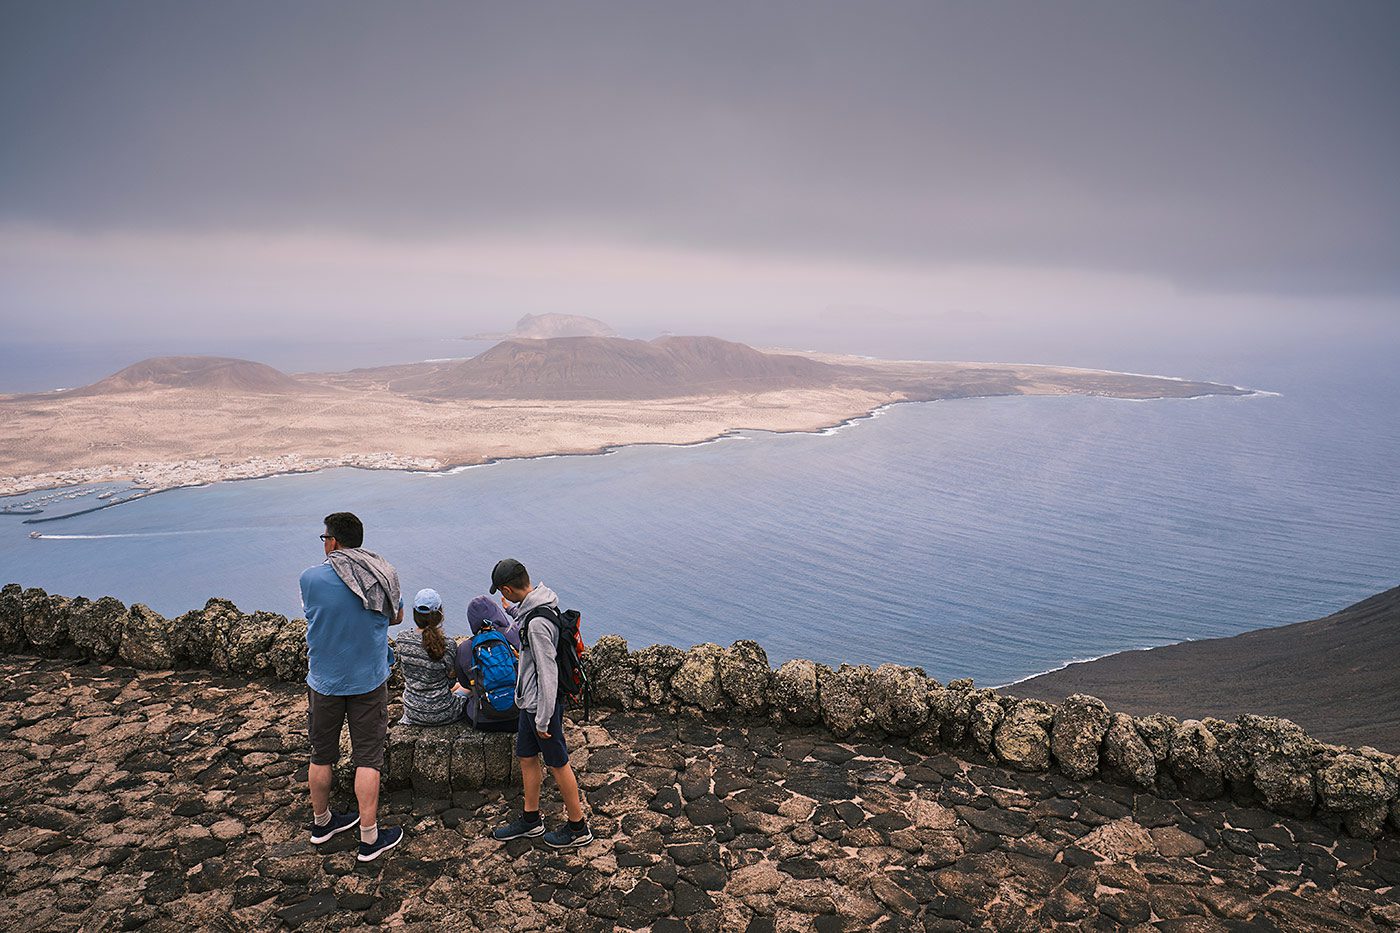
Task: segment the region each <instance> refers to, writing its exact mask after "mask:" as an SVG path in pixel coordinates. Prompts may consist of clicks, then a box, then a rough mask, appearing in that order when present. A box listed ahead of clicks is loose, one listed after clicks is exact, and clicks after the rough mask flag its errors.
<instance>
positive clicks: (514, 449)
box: [0, 356, 1246, 496]
mask: <svg viewBox="0 0 1400 933" xmlns="http://www.w3.org/2000/svg"><path fill="white" fill-rule="evenodd" d="M826 358H828V359H832V357H829V356H828V357H826ZM839 359H842V360H844V361H847V362H850V361H852V360H853V359H854V358H850V357H845V358H839ZM859 364H860V366H861V369H862V372H861V374H860V376H859V378H855V379H852V380H850V381H849V382H848V383H846V384H840V385H833V386H830V387H819V388H794V389H782V390H777V391H766V392H724V393H717V394H712V395H696V396H686V397H680V398H661V399H646V400H637V399H617V400H611V399H562V400H559V399H551V400H547V401H541V400H529V399H492V400H485V399H462V400H443V399H434V398H423V397H416V396H413V395H408V394H404V393H401V392H396V391H393V390H392V389H391V388H390V387H389V386H388V385H387V383H386V381H385V380H384V379H383V378H382V376H381V375H380V373H379V372H378V371H373V370H367V371H358V372H355V373H326V374H306V375H300V376H297V377H296V378H297V380H298V381H299V382H300V383H301V384H302V388H301V390H300V391H298V392H296V393H292V394H282V393H258V392H239V391H224V390H214V389H208V388H172V387H158V388H146V389H140V390H136V391H129V392H120V393H114V394H80V393H73V394H68V393H46V394H43V395H27V396H0V496H18V495H24V494H28V493H33V492H38V491H41V490H45V489H53V488H61V487H66V486H75V485H82V484H91V483H105V482H118V481H126V482H130V483H132V484H133V485H134V486H138V487H140V488H142V489H144V490H147V491H149V492H159V491H164V490H170V489H175V488H181V487H187V486H196V485H203V484H207V483H215V482H223V481H229V480H240V479H253V478H260V477H267V476H276V475H280V474H288V473H307V472H314V471H317V470H324V469H332V468H336V467H356V468H361V469H386V470H414V471H443V470H450V469H453V468H457V467H462V466H473V465H479V464H485V463H490V462H495V461H499V460H506V459H519V458H529V457H540V456H551V455H561V454H596V453H602V452H605V451H607V450H610V449H614V448H617V447H624V446H631V445H638V444H664V445H690V444H698V443H704V442H706V441H712V440H715V439H717V438H721V437H724V436H726V435H729V434H733V433H735V432H738V431H745V430H757V431H772V432H819V431H825V430H830V429H832V428H836V427H838V426H840V425H843V424H847V423H849V422H851V421H852V420H855V419H859V418H863V417H868V416H870V415H871V414H872V413H873V412H876V411H878V410H880V409H882V408H884V407H886V406H888V405H891V404H895V403H898V402H904V401H928V400H934V399H940V398H967V397H975V396H990V395H1066V394H1084V395H1097V396H1109V397H1118V398H1138V399H1141V398H1163V397H1195V396H1200V395H1210V394H1233V395H1238V394H1243V393H1244V392H1245V391H1246V390H1239V389H1236V388H1235V387H1232V386H1220V385H1214V384H1211V383H1193V382H1184V381H1180V380H1175V379H1168V378H1165V377H1138V376H1132V375H1126V374H1118V373H1110V372H1099V371H1090V370H1074V369H1068V368H1064V367H1048V366H1046V367H1039V366H1026V365H1020V364H1018V365H1014V366H1013V365H1005V364H963V363H952V364H949V363H942V364H933V363H895V362H889V361H871V360H860V361H859ZM416 365H420V366H423V365H429V364H416Z"/></svg>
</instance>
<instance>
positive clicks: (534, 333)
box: [462, 313, 617, 340]
mask: <svg viewBox="0 0 1400 933" xmlns="http://www.w3.org/2000/svg"><path fill="white" fill-rule="evenodd" d="M616 336H617V332H616V331H615V330H613V329H612V326H611V325H609V324H606V323H604V322H603V321H600V320H598V319H597V318H595V317H585V316H583V315H582V314H555V313H550V314H527V315H525V316H524V317H522V318H521V319H520V320H518V321H516V322H515V329H514V330H511V331H507V332H505V333H487V334H473V335H471V336H469V337H464V338H462V339H464V340H548V339H550V338H552V337H616Z"/></svg>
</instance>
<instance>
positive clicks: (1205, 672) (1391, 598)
mask: <svg viewBox="0 0 1400 933" xmlns="http://www.w3.org/2000/svg"><path fill="white" fill-rule="evenodd" d="M1397 662H1400V587H1395V588H1394V589H1390V590H1387V591H1386V592H1384V593H1379V594H1377V595H1375V596H1372V597H1370V598H1369V599H1365V600H1362V601H1361V602H1359V603H1357V604H1356V605H1354V606H1349V607H1347V608H1346V609H1343V610H1342V611H1341V612H1336V613H1333V614H1332V615H1330V616H1327V617H1326V618H1323V619H1314V620H1313V621H1310V622H1297V623H1294V624H1293V625H1281V626H1278V627H1277V628H1264V629H1258V630H1256V631H1252V632H1245V633H1244V634H1242V635H1236V636H1234V637H1233V638H1210V639H1204V640H1201V641H1188V642H1182V643H1181V644H1177V645H1167V646H1166V647H1164V648H1153V649H1151V650H1150V651H1125V652H1122V653H1120V654H1114V655H1110V656H1108V657H1106V658H1100V659H1099V660H1097V661H1088V662H1085V663H1082V664H1071V665H1070V666H1069V667H1067V668H1065V669H1064V670H1061V671H1055V672H1053V673H1050V674H1043V675H1041V676H1039V677H1033V678H1031V679H1030V680H1025V681H1022V682H1021V683H1018V684H1016V685H1015V686H1014V687H1012V688H1010V689H1011V690H1013V691H1014V692H1016V693H1018V694H1020V695H1022V696H1029V697H1040V698H1042V699H1058V698H1060V697H1064V696H1068V695H1069V694H1071V693H1092V694H1093V695H1094V696H1097V697H1100V698H1101V699H1103V700H1104V701H1105V702H1107V703H1109V704H1111V705H1112V706H1114V707H1115V708H1118V709H1122V710H1124V711H1125V712H1129V713H1134V714H1139V715H1142V714H1147V713H1153V712H1158V713H1169V714H1171V715H1173V716H1193V715H1194V716H1218V717H1220V718H1221V719H1234V718H1235V717H1237V716H1239V715H1240V714H1242V713H1247V712H1252V713H1267V714H1269V715H1272V716H1284V717H1287V718H1289V719H1292V720H1294V721H1295V722H1297V723H1299V724H1300V725H1302V726H1304V727H1305V728H1306V729H1307V730H1308V731H1309V732H1311V733H1312V734H1313V735H1315V736H1317V737H1319V738H1322V739H1325V740H1326V741H1329V742H1344V743H1348V744H1353V745H1374V746H1377V747H1380V748H1383V749H1385V750H1386V751H1390V752H1400V675H1397V673H1396V664H1397Z"/></svg>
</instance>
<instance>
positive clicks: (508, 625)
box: [457, 596, 520, 732]
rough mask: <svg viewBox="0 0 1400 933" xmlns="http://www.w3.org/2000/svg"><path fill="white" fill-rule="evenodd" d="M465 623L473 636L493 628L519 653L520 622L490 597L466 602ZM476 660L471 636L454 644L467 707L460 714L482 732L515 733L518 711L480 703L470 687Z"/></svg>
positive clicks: (477, 695) (480, 700) (459, 678)
mask: <svg viewBox="0 0 1400 933" xmlns="http://www.w3.org/2000/svg"><path fill="white" fill-rule="evenodd" d="M467 625H468V626H470V627H471V633H472V635H473V636H476V635H479V634H480V633H482V632H485V631H490V630H492V629H494V630H495V631H497V632H499V633H500V634H501V637H503V638H504V639H505V640H506V641H507V642H509V643H510V646H511V647H512V648H514V649H515V651H516V654H517V655H518V654H519V653H520V623H519V622H518V621H517V620H515V619H512V618H511V617H510V616H509V615H507V614H506V611H505V610H504V609H503V608H501V604H500V603H498V602H496V601H495V600H494V599H492V598H491V597H489V596H478V597H476V598H475V599H473V600H472V601H471V602H470V603H468V604H467ZM477 676H478V675H477V673H476V659H475V658H474V657H473V655H472V639H471V638H468V639H465V640H464V641H463V642H462V643H461V644H459V645H458V646H457V683H458V685H459V690H458V692H460V693H462V694H464V695H465V696H466V697H467V708H466V711H465V713H464V714H463V715H464V716H465V718H466V719H467V720H469V721H470V722H471V724H472V725H473V726H474V727H475V728H477V729H480V730H482V731H483V732H514V731H516V728H517V725H518V721H519V720H518V717H519V710H517V709H515V708H514V707H512V708H511V710H510V712H509V713H507V714H502V713H499V712H497V711H496V710H494V709H492V708H491V707H490V704H487V703H483V702H482V699H481V696H480V692H479V691H477V690H474V689H473V681H474V680H475V679H476V678H477Z"/></svg>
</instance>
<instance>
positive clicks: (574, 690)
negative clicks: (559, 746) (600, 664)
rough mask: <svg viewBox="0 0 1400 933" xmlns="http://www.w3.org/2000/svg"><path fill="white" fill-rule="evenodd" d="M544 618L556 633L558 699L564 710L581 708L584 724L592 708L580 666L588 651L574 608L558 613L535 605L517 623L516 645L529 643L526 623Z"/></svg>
mask: <svg viewBox="0 0 1400 933" xmlns="http://www.w3.org/2000/svg"><path fill="white" fill-rule="evenodd" d="M537 616H544V617H545V618H547V619H549V620H550V621H551V622H553V623H554V626H555V628H557V629H558V630H559V644H558V648H557V650H556V651H555V657H556V658H557V659H558V662H559V696H560V697H561V698H563V701H564V707H565V709H575V708H577V707H579V706H582V707H583V720H584V722H587V721H588V713H589V711H590V710H592V708H593V684H592V683H591V682H590V681H589V679H588V671H587V670H586V669H585V668H584V666H583V658H584V655H585V654H586V653H587V652H588V648H587V647H586V646H585V645H584V643H583V635H582V634H580V633H579V620H580V619H581V618H582V616H581V615H580V614H579V611H578V610H577V609H565V610H564V611H563V612H560V611H559V610H558V609H556V608H554V607H553V606H536V607H535V608H534V609H531V610H530V611H529V613H527V614H526V616H525V618H523V619H521V620H520V644H521V645H528V644H529V643H530V620H531V619H533V618H536V617H537Z"/></svg>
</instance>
